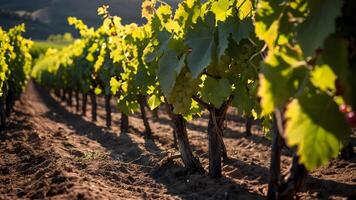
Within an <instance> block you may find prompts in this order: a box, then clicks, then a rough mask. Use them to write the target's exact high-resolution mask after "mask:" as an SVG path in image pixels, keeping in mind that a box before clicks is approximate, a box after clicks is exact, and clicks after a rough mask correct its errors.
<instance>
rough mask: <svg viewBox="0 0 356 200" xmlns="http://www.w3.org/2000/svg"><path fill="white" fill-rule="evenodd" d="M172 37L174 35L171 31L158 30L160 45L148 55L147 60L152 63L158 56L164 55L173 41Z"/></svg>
mask: <svg viewBox="0 0 356 200" xmlns="http://www.w3.org/2000/svg"><path fill="white" fill-rule="evenodd" d="M171 37H172V35H171V33H169V32H168V31H166V30H163V31H160V32H158V33H157V39H158V42H159V47H158V48H157V50H155V51H153V52H151V53H149V54H148V55H147V56H146V58H145V61H146V62H148V63H150V62H152V61H153V60H154V59H156V58H157V57H160V56H161V55H162V53H163V52H164V51H165V50H166V49H167V47H168V44H169V42H170V41H171Z"/></svg>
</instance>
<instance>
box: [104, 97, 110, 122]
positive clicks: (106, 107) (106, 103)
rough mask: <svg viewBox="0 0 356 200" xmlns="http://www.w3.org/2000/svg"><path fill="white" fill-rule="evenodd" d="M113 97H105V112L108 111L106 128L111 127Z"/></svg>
mask: <svg viewBox="0 0 356 200" xmlns="http://www.w3.org/2000/svg"><path fill="white" fill-rule="evenodd" d="M110 100H111V95H110V94H108V95H105V110H106V126H107V127H110V126H111V104H110Z"/></svg>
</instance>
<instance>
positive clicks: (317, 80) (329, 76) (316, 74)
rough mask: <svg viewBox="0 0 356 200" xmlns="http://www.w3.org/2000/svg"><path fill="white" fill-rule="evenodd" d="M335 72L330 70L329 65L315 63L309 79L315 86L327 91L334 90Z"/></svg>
mask: <svg viewBox="0 0 356 200" xmlns="http://www.w3.org/2000/svg"><path fill="white" fill-rule="evenodd" d="M336 78H337V77H336V75H335V73H334V72H333V71H332V70H331V68H330V66H329V65H326V64H324V65H317V66H315V69H314V70H313V71H312V72H311V77H310V80H311V82H312V83H313V85H314V86H315V87H318V88H319V89H320V90H322V91H324V92H327V91H330V92H335V80H336Z"/></svg>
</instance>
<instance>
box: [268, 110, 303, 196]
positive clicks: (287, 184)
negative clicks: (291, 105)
mask: <svg viewBox="0 0 356 200" xmlns="http://www.w3.org/2000/svg"><path fill="white" fill-rule="evenodd" d="M283 123H284V118H283V113H282V111H281V110H279V109H276V110H275V112H274V116H273V130H274V135H273V141H272V154H271V167H270V179H269V184H268V194H267V198H268V199H292V198H293V196H294V195H295V194H296V193H297V192H298V191H299V189H300V188H301V186H302V185H303V183H304V181H305V179H306V177H307V175H308V171H307V169H306V168H305V166H304V165H303V164H300V163H299V162H298V159H299V158H298V156H297V155H296V153H295V154H294V155H293V160H292V163H291V166H290V168H289V172H288V174H287V176H286V177H284V180H281V177H280V155H281V153H280V152H281V148H282V146H283V140H282V137H281V135H283V134H284V124H283Z"/></svg>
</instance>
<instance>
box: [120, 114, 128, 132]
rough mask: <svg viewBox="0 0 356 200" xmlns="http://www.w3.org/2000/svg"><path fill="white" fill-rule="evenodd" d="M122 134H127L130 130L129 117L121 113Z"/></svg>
mask: <svg viewBox="0 0 356 200" xmlns="http://www.w3.org/2000/svg"><path fill="white" fill-rule="evenodd" d="M120 129H121V133H127V132H128V130H129V117H128V116H127V115H126V114H125V113H123V112H122V113H121V125H120Z"/></svg>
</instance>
